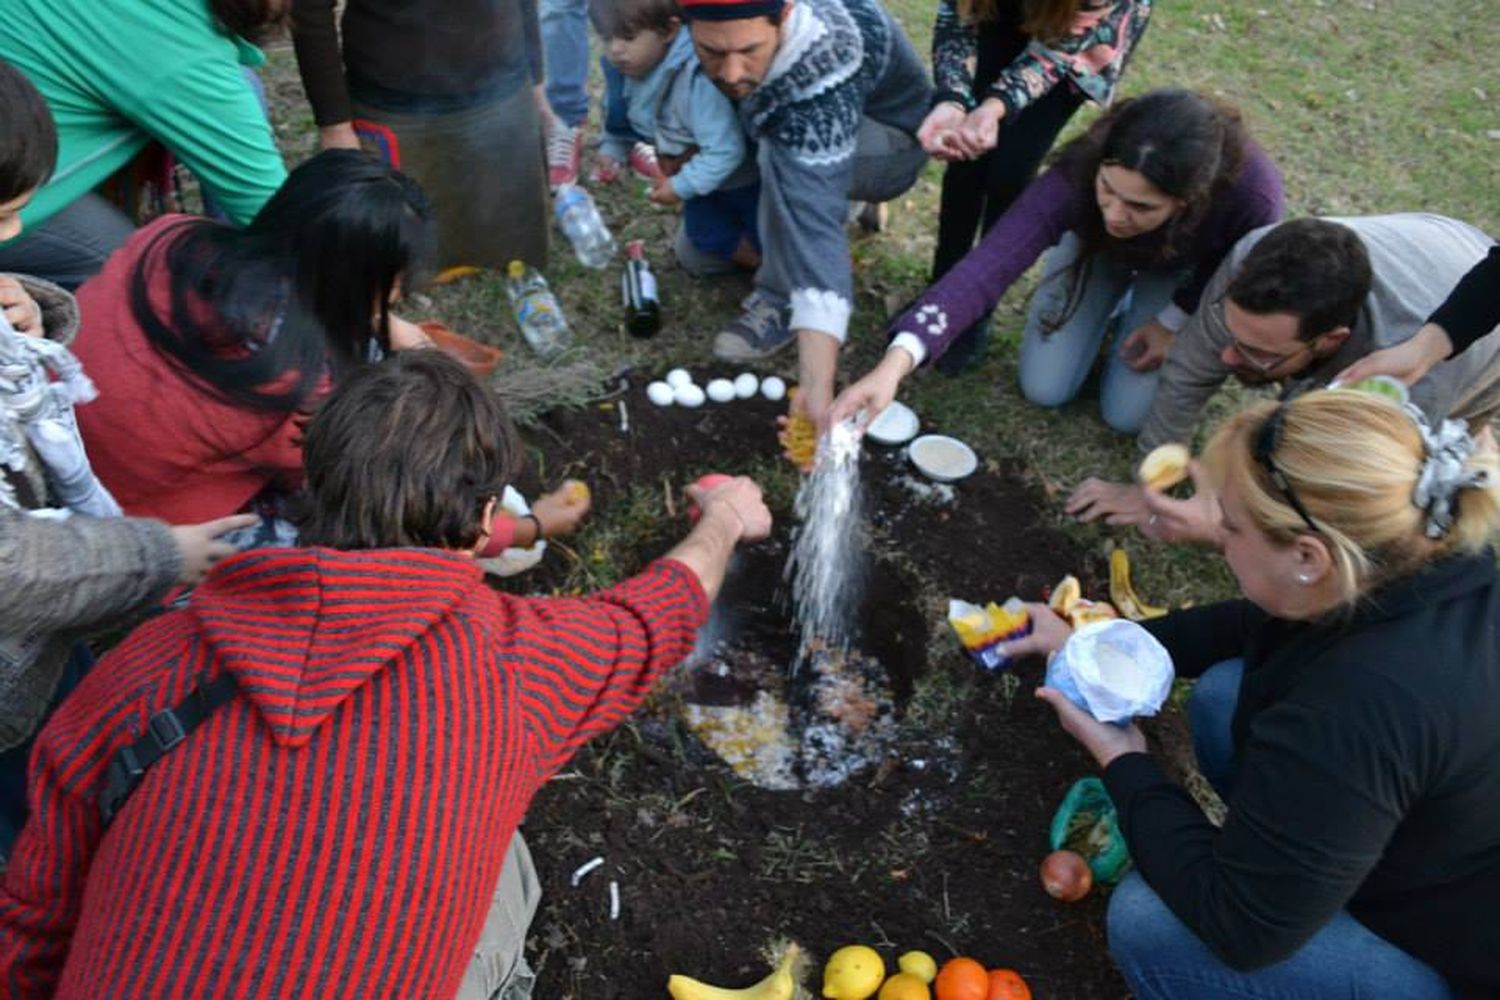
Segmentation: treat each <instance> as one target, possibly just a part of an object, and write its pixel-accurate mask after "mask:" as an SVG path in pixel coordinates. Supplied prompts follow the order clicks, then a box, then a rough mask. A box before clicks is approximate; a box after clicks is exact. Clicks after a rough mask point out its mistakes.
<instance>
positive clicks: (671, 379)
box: [667, 368, 693, 389]
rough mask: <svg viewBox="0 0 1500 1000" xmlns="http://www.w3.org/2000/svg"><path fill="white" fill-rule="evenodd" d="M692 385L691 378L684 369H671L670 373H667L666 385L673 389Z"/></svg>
mask: <svg viewBox="0 0 1500 1000" xmlns="http://www.w3.org/2000/svg"><path fill="white" fill-rule="evenodd" d="M692 384H693V376H692V375H690V374H688V370H687V369H686V368H673V369H672V370H671V371H669V372H667V385H670V386H671V387H672V388H674V389H676V388H678V387H679V386H684V385H692Z"/></svg>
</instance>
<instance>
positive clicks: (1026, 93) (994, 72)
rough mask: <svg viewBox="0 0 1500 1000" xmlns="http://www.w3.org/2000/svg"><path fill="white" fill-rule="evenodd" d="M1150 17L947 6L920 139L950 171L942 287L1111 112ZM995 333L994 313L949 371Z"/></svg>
mask: <svg viewBox="0 0 1500 1000" xmlns="http://www.w3.org/2000/svg"><path fill="white" fill-rule="evenodd" d="M1150 17H1151V0H939V3H938V11H937V23H936V25H935V26H934V28H933V42H932V65H933V79H934V82H935V83H936V85H937V90H936V93H935V95H934V97H933V105H932V111H931V112H930V113H929V114H928V115H927V119H926V120H925V121H924V122H923V123H922V129H921V131H920V133H919V134H918V137H919V138H920V139H921V141H922V146H923V148H924V149H926V150H927V152H928V153H930V154H931V155H932V156H934V157H936V158H937V159H940V160H944V161H946V162H947V164H948V168H947V171H946V172H945V173H944V175H943V199H942V209H941V212H940V214H939V217H938V240H937V250H936V253H935V254H934V256H933V262H932V280H933V281H936V280H937V279H939V278H941V277H942V276H943V275H944V274H946V273H948V271H949V269H951V268H952V267H953V265H955V264H957V263H958V262H959V261H960V260H961V259H963V256H964V254H966V253H968V252H969V248H970V247H972V246H973V245H974V239H975V236H976V233H986V232H988V231H989V229H990V227H991V226H993V225H994V224H995V220H997V219H999V218H1000V216H1001V215H1003V214H1004V213H1005V210H1006V209H1007V208H1009V207H1010V205H1011V202H1013V201H1015V200H1016V198H1017V197H1019V196H1020V194H1021V192H1022V190H1024V189H1025V187H1026V185H1027V184H1029V183H1030V182H1031V178H1032V176H1033V175H1034V174H1035V173H1036V170H1037V167H1038V165H1039V164H1040V163H1041V162H1042V157H1044V156H1045V155H1046V154H1047V151H1048V150H1049V149H1051V148H1052V144H1053V143H1054V142H1055V141H1056V140H1057V135H1058V133H1059V132H1061V131H1062V129H1063V126H1065V125H1067V123H1068V121H1069V119H1071V118H1072V117H1073V114H1074V112H1076V111H1077V110H1078V109H1079V108H1080V107H1081V106H1082V105H1083V104H1084V102H1085V101H1093V102H1094V103H1096V104H1099V105H1100V106H1104V107H1107V106H1108V105H1109V103H1110V100H1111V99H1112V98H1113V97H1114V93H1115V89H1116V87H1117V86H1118V84H1119V82H1120V75H1121V74H1122V73H1123V72H1124V70H1125V65H1126V63H1127V62H1128V61H1129V59H1130V55H1131V53H1132V52H1133V51H1134V49H1135V46H1136V43H1137V42H1138V41H1139V40H1140V38H1141V35H1142V33H1143V32H1144V31H1145V30H1146V23H1147V21H1148V20H1149V19H1150ZM988 328H989V317H988V315H986V316H985V318H984V319H982V320H980V321H979V322H977V323H975V324H974V325H973V326H971V327H969V329H968V330H966V331H965V332H964V335H963V336H961V337H960V338H959V339H958V340H957V341H956V342H955V343H954V345H953V347H952V348H950V349H949V351H948V353H947V355H946V356H944V358H943V359H942V360H941V361H939V362H938V364H937V367H938V368H939V369H940V370H942V371H945V372H948V373H950V374H957V373H958V372H960V371H962V370H963V369H964V368H966V367H968V365H969V364H970V363H972V362H973V361H975V360H977V358H978V355H979V353H980V351H981V350H982V348H983V346H984V338H985V334H986V332H987V331H988Z"/></svg>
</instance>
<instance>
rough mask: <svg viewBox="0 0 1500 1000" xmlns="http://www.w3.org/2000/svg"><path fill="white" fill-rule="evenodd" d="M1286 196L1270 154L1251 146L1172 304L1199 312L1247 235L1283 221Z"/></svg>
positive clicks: (1206, 228) (1207, 224)
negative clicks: (1220, 271) (1211, 285)
mask: <svg viewBox="0 0 1500 1000" xmlns="http://www.w3.org/2000/svg"><path fill="white" fill-rule="evenodd" d="M1285 202H1286V196H1285V193H1284V192H1283V191H1282V187H1281V173H1280V172H1279V171H1278V170H1277V169H1276V164H1275V163H1274V162H1272V160H1271V157H1270V156H1268V155H1266V151H1265V150H1263V149H1261V148H1260V147H1259V146H1257V145H1255V144H1254V143H1250V144H1249V147H1248V148H1247V149H1246V151H1245V165H1244V167H1243V168H1242V169H1241V170H1240V175H1239V177H1238V178H1237V179H1236V180H1235V182H1234V186H1233V187H1231V188H1230V189H1229V191H1228V192H1227V193H1226V194H1225V195H1224V202H1223V204H1222V205H1220V206H1218V207H1216V208H1215V210H1214V211H1213V213H1212V214H1211V215H1210V216H1209V218H1208V219H1206V220H1205V221H1204V229H1203V235H1202V238H1201V239H1199V240H1198V241H1196V242H1197V244H1198V253H1197V255H1196V259H1195V260H1194V261H1193V269H1192V272H1191V273H1190V274H1189V276H1188V278H1187V280H1186V281H1184V282H1183V283H1182V284H1181V285H1179V286H1178V288H1177V290H1176V291H1175V292H1173V293H1172V303H1173V304H1174V305H1176V306H1177V307H1178V308H1180V309H1181V310H1182V311H1183V312H1185V313H1192V312H1195V311H1196V310H1197V309H1198V300H1199V299H1201V298H1202V297H1203V289H1205V288H1207V287H1208V282H1209V279H1211V278H1212V277H1213V276H1214V272H1215V271H1217V270H1218V269H1219V265H1220V264H1221V263H1223V262H1224V258H1225V257H1227V256H1228V255H1229V251H1230V250H1232V249H1234V245H1235V244H1236V243H1238V242H1239V241H1240V237H1242V236H1244V235H1245V234H1246V233H1248V232H1250V231H1252V230H1255V229H1259V228H1261V227H1262V226H1269V225H1271V224H1272V223H1275V222H1280V221H1281V214H1282V211H1283V210H1284V208H1285Z"/></svg>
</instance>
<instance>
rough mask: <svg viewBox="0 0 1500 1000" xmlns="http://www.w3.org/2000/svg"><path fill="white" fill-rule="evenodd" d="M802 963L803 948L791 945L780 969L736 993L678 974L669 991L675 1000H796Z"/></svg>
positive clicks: (672, 978) (783, 954)
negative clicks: (794, 998) (798, 974)
mask: <svg viewBox="0 0 1500 1000" xmlns="http://www.w3.org/2000/svg"><path fill="white" fill-rule="evenodd" d="M801 962H802V949H801V948H800V947H799V946H798V945H797V944H795V943H791V942H789V943H788V944H787V945H786V946H785V947H784V948H783V949H782V951H781V958H780V960H779V961H777V963H776V968H775V969H773V970H771V974H770V975H768V976H766V978H764V979H762V980H761V981H760V982H758V983H756V984H755V985H753V986H746V987H744V988H742V989H737V990H732V989H725V988H724V987H722V986H710V985H709V984H708V983H705V982H702V981H701V980H697V979H693V978H692V977H691V976H678V975H674V976H671V977H669V978H668V979H667V992H668V993H669V994H671V996H672V1000H792V998H793V997H794V996H795V995H796V993H797V972H798V969H799V966H800V965H801Z"/></svg>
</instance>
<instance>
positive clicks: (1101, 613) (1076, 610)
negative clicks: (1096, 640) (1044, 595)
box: [1047, 573, 1120, 628]
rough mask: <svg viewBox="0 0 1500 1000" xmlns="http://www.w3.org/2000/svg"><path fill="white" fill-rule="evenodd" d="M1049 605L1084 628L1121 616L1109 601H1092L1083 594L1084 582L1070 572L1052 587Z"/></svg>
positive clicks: (1072, 624)
mask: <svg viewBox="0 0 1500 1000" xmlns="http://www.w3.org/2000/svg"><path fill="white" fill-rule="evenodd" d="M1047 607H1049V608H1051V609H1052V610H1053V611H1055V612H1057V614H1058V617H1060V618H1062V619H1063V620H1065V621H1066V622H1067V623H1068V624H1069V625H1071V626H1073V627H1074V628H1083V626H1085V625H1088V624H1090V623H1091V622H1105V621H1109V620H1111V619H1113V618H1118V617H1120V614H1119V612H1118V611H1116V610H1115V608H1114V606H1113V605H1111V604H1110V603H1109V602H1108V601H1091V600H1089V599H1088V598H1086V597H1084V596H1083V584H1081V583H1079V582H1078V577H1076V576H1074V575H1073V574H1072V573H1069V574H1068V575H1067V576H1065V577H1063V578H1062V579H1061V580H1059V581H1058V582H1057V586H1055V587H1053V588H1052V596H1051V597H1050V598H1049V599H1048V601H1047Z"/></svg>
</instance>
